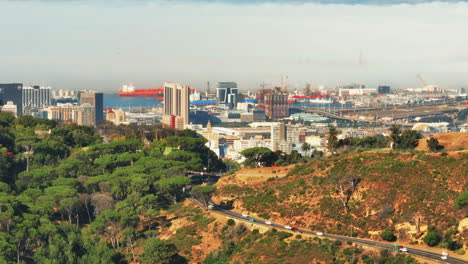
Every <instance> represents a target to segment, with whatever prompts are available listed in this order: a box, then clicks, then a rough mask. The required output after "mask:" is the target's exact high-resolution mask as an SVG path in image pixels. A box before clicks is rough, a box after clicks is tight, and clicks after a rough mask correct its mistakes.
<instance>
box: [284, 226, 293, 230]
mask: <svg viewBox="0 0 468 264" xmlns="http://www.w3.org/2000/svg"><path fill="white" fill-rule="evenodd" d="M284 228H286V229H288V230H291V229H292V227H291V226H289V225H287V226H284Z"/></svg>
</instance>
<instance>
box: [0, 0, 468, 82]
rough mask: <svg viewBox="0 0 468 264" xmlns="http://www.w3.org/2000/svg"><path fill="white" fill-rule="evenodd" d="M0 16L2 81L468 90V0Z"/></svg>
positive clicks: (224, 4)
mask: <svg viewBox="0 0 468 264" xmlns="http://www.w3.org/2000/svg"><path fill="white" fill-rule="evenodd" d="M330 2H334V3H333V4H330ZM350 2H352V3H354V4H349V3H350ZM402 2H410V3H411V4H407V3H402ZM356 3H360V4H356ZM0 14H1V15H0V82H24V83H26V84H43V85H50V86H53V87H54V88H57V89H95V90H103V91H112V90H115V91H116V90H117V89H118V88H119V87H120V86H121V85H122V84H124V83H133V84H135V85H136V86H137V87H138V88H144V87H154V86H159V85H161V84H162V82H164V81H179V82H185V83H189V84H191V85H192V86H194V87H195V88H203V89H204V83H205V82H206V81H211V83H215V82H216V81H237V82H238V83H239V86H240V87H241V88H242V89H248V88H252V89H255V88H257V87H258V85H259V84H260V83H261V82H262V81H264V82H266V83H268V84H272V85H274V84H276V85H277V84H279V82H280V76H281V75H282V74H284V75H287V76H289V79H288V83H289V84H290V85H291V86H299V87H303V86H304V84H305V82H311V83H312V84H313V86H317V85H319V84H324V85H327V86H328V87H335V86H336V84H337V83H340V84H341V83H352V82H361V81H362V82H363V83H365V84H367V85H369V86H376V85H379V84H390V85H392V86H394V87H400V88H404V87H420V86H421V84H420V83H419V82H418V80H417V79H416V75H417V74H418V73H419V74H421V75H422V76H423V78H424V79H425V80H426V82H427V83H432V84H438V85H440V86H443V87H447V88H460V87H462V86H465V87H467V86H468V34H467V32H468V31H467V30H468V3H467V2H463V1H462V2H457V1H446V2H444V3H442V2H430V1H398V0H396V1H395V0H393V1H391V0H388V1H379V0H374V1H372V0H369V1H358V0H353V1H339V0H336V1H327V0H324V1H286V0H284V1H279V0H272V1H258V0H257V1H247V0H241V1H234V0H225V1H210V0H206V1H195V0H192V1H190V0H186V1H176V0H172V1H169V0H167V1H151V2H150V1H143V0H140V1H138V0H137V1H134V0H127V1H124V0H121V1H86V0H72V1H59V0H42V1H40V0H37V1H34V0H30V1H27V0H16V1H14V0H13V1H12V0H10V1H5V0H0ZM360 54H362V64H359V57H360Z"/></svg>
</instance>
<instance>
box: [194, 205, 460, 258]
mask: <svg viewBox="0 0 468 264" xmlns="http://www.w3.org/2000/svg"><path fill="white" fill-rule="evenodd" d="M190 200H191V201H192V202H193V203H195V204H197V205H199V206H201V207H204V208H206V207H205V206H204V204H203V203H202V202H201V201H199V200H196V199H194V198H190ZM210 203H211V204H213V208H212V209H211V211H213V212H216V213H218V214H221V215H224V216H227V217H230V218H234V219H237V220H240V221H244V222H247V223H249V224H254V225H259V226H266V227H274V228H276V229H282V230H286V231H289V232H300V233H304V234H310V235H317V232H313V231H309V230H304V229H298V230H295V231H292V230H289V229H287V228H285V226H284V225H280V224H278V223H271V225H268V224H265V220H264V219H260V218H254V217H250V216H249V217H248V218H247V217H243V216H242V214H239V213H236V212H233V211H230V210H226V209H223V208H221V207H220V206H219V205H216V204H215V203H214V202H213V201H211V202H210ZM251 218H253V219H254V220H255V222H251V221H249V219H251ZM320 236H322V237H326V238H331V239H335V240H343V241H351V242H353V243H357V244H361V245H366V246H371V247H377V248H383V249H390V250H392V249H393V245H392V244H390V243H384V242H378V241H373V240H367V239H360V238H355V237H347V236H340V235H333V234H325V233H324V234H323V235H320ZM407 249H408V252H406V253H407V254H411V255H415V256H418V257H422V258H426V259H429V260H432V261H436V262H439V263H452V264H468V261H465V260H462V259H459V258H456V257H452V256H448V258H447V259H446V260H442V259H441V256H442V255H441V254H438V253H434V252H432V251H426V250H421V249H416V248H411V247H407Z"/></svg>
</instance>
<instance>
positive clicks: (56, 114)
mask: <svg viewBox="0 0 468 264" xmlns="http://www.w3.org/2000/svg"><path fill="white" fill-rule="evenodd" d="M94 111H95V107H94V106H92V105H91V104H88V103H84V104H82V105H80V106H78V105H73V104H70V103H67V104H58V105H56V106H49V107H48V108H47V118H48V119H52V120H59V121H63V122H65V123H76V124H78V125H80V126H94V125H96V119H95V118H96V114H95V112H94Z"/></svg>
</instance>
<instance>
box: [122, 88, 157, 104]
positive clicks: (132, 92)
mask: <svg viewBox="0 0 468 264" xmlns="http://www.w3.org/2000/svg"><path fill="white" fill-rule="evenodd" d="M119 95H120V96H145V97H156V100H158V101H162V100H164V89H163V88H162V87H160V88H156V89H139V90H136V89H135V86H133V85H124V86H122V88H121V89H120V90H119Z"/></svg>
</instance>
